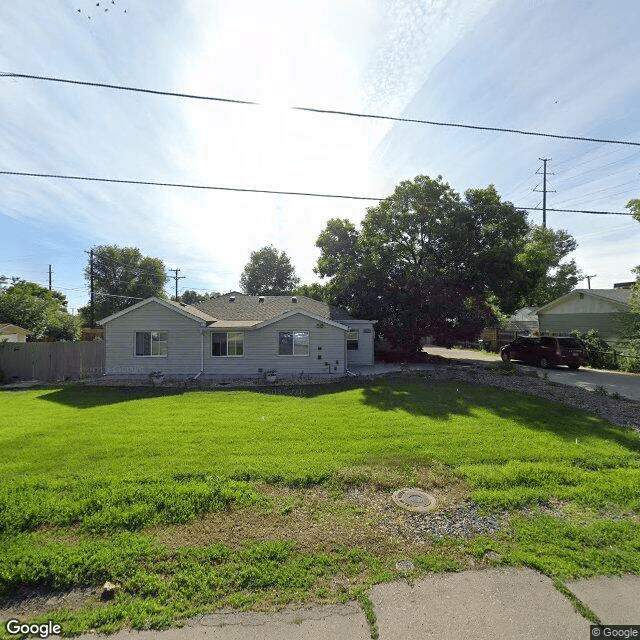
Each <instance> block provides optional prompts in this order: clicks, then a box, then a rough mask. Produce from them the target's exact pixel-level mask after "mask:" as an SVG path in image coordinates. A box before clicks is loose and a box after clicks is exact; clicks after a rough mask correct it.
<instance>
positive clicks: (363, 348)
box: [344, 320, 375, 366]
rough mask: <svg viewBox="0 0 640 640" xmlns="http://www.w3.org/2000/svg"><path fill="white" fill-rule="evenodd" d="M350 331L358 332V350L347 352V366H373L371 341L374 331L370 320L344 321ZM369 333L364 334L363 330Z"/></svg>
mask: <svg viewBox="0 0 640 640" xmlns="http://www.w3.org/2000/svg"><path fill="white" fill-rule="evenodd" d="M344 324H346V325H347V326H348V327H349V328H350V329H357V330H358V349H357V350H353V349H352V350H351V351H349V350H347V366H366V365H372V364H373V339H374V337H375V331H374V328H373V323H372V322H371V321H370V320H348V321H345V322H344ZM367 329H368V330H369V333H365V330H367Z"/></svg>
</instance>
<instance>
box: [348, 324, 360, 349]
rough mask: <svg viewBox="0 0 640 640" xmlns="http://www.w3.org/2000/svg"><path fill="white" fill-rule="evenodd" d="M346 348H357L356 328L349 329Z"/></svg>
mask: <svg viewBox="0 0 640 640" xmlns="http://www.w3.org/2000/svg"><path fill="white" fill-rule="evenodd" d="M347 350H348V351H357V350H358V329H349V331H348V333H347Z"/></svg>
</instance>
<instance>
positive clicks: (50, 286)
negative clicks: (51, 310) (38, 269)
mask: <svg viewBox="0 0 640 640" xmlns="http://www.w3.org/2000/svg"><path fill="white" fill-rule="evenodd" d="M49 291H51V265H49Z"/></svg>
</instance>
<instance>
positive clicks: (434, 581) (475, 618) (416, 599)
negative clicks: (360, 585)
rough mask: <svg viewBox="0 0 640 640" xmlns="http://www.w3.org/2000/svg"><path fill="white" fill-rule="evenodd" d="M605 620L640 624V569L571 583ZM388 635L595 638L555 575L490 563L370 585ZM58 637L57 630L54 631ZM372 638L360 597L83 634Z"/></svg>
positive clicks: (159, 638) (421, 639)
mask: <svg viewBox="0 0 640 640" xmlns="http://www.w3.org/2000/svg"><path fill="white" fill-rule="evenodd" d="M567 586H568V588H569V589H570V590H571V591H572V592H573V593H574V595H576V596H577V597H578V598H579V599H580V600H581V601H582V603H583V604H584V605H586V606H587V607H588V608H590V609H591V610H592V611H593V612H594V613H595V614H596V615H597V616H598V617H599V618H600V621H601V622H602V623H603V624H640V604H639V603H640V576H624V577H621V578H593V579H589V580H578V581H575V582H570V583H567ZM369 597H370V598H371V601H372V602H373V608H374V611H375V614H376V617H377V622H376V625H377V628H378V631H379V634H380V635H379V637H380V640H425V639H427V638H434V639H435V638H437V639H438V640H458V639H460V638H473V640H484V639H486V640H489V639H491V640H514V639H523V640H525V639H526V640H549V638H554V639H556V638H557V639H558V640H574V639H575V640H587V639H588V638H589V637H590V636H589V625H590V624H591V623H590V622H589V621H588V620H586V619H585V618H583V617H582V616H581V615H580V614H579V613H578V612H576V611H575V609H574V608H573V604H572V603H571V602H570V601H569V600H568V599H567V598H566V597H565V596H564V595H562V594H561V593H560V592H559V591H557V590H556V589H555V588H554V586H553V582H552V581H551V579H549V578H547V577H546V576H543V575H541V574H540V573H538V572H536V571H533V570H531V569H514V568H506V569H487V570H483V571H464V572H462V573H445V574H436V575H429V576H427V577H426V578H424V579H422V580H418V581H416V582H415V584H414V585H413V586H410V585H409V584H407V582H406V581H396V582H392V583H388V584H381V585H377V586H375V587H373V589H371V590H370V592H369ZM52 637H53V636H52ZM100 638H109V639H110V640H204V639H206V640H315V639H317V640H368V639H369V638H371V628H370V626H369V623H368V622H367V619H366V617H365V614H364V611H363V610H362V608H361V607H360V605H359V604H358V603H356V602H349V603H347V604H344V605H327V606H316V607H307V608H304V609H298V610H292V611H284V612H280V613H272V614H269V613H218V614H211V615H204V616H199V617H198V618H194V619H192V620H189V621H187V622H186V624H185V626H184V627H182V628H176V629H169V630H167V631H121V632H119V633H117V634H114V635H111V636H96V635H95V634H89V635H83V636H80V637H79V640H98V639H100Z"/></svg>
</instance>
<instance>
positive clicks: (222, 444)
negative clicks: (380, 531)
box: [0, 379, 640, 637]
mask: <svg viewBox="0 0 640 640" xmlns="http://www.w3.org/2000/svg"><path fill="white" fill-rule="evenodd" d="M0 447H2V450H3V451H7V452H10V455H7V456H5V457H4V458H3V460H2V462H0V593H2V592H4V593H5V594H7V593H12V592H14V591H15V589H16V588H17V587H18V586H25V585H26V586H32V587H35V586H41V585H43V584H46V585H48V586H49V587H51V588H54V589H68V588H72V587H75V586H81V585H87V586H98V585H99V584H101V583H102V582H104V580H107V579H108V580H111V581H114V582H117V583H119V584H121V585H122V588H121V590H120V591H119V593H118V595H117V597H116V600H115V601H114V602H111V603H109V604H104V603H100V602H95V603H93V604H91V603H90V604H89V605H87V606H86V607H84V608H83V609H81V610H78V611H74V612H58V613H55V616H57V618H56V620H57V621H58V622H61V623H62V622H64V624H65V630H66V632H67V633H72V632H80V631H84V630H87V629H89V628H96V629H99V630H102V631H112V630H115V629H117V628H120V627H122V626H124V625H132V626H134V627H136V628H146V627H153V628H162V627H166V626H167V625H169V624H173V623H175V621H176V620H180V619H183V618H185V617H188V616H191V615H195V614H196V613H200V612H204V611H211V610H213V609H217V608H220V607H224V606H232V607H235V608H240V609H243V608H245V609H246V608H248V607H267V608H269V607H277V606H282V605H284V604H286V603H287V602H290V601H296V602H308V601H320V602H322V601H332V602H333V601H337V600H338V601H339V600H340V599H346V598H349V597H358V594H359V593H364V590H366V589H367V588H368V587H369V586H371V585H372V584H375V583H376V582H380V581H385V580H390V579H392V578H393V576H394V575H395V576H398V573H397V572H394V571H393V566H394V563H395V561H396V560H398V559H401V557H395V555H394V554H393V553H392V552H391V551H388V552H387V555H384V554H383V555H379V556H375V555H373V554H368V553H365V552H363V551H361V550H360V549H357V548H355V549H354V548H348V547H345V548H336V549H333V550H331V551H327V552H315V551H313V552H309V551H307V552H302V551H300V550H299V549H296V543H295V542H291V541H289V542H284V541H275V542H274V541H264V540H254V541H249V542H248V543H247V546H246V547H245V548H242V549H238V548H232V547H227V546H224V545H222V544H217V545H216V544H214V545H209V546H205V547H201V546H196V547H189V548H180V549H178V550H177V551H176V550H173V551H168V550H167V549H166V548H163V547H162V546H160V545H159V544H158V543H157V542H154V541H153V538H151V537H149V536H148V533H140V532H141V531H142V530H144V529H145V528H147V527H153V526H156V525H170V524H173V525H181V524H185V523H189V522H192V521H194V519H196V518H197V517H198V516H200V515H202V514H205V513H212V512H217V511H228V512H229V514H230V515H229V517H231V518H232V517H233V514H234V513H241V512H242V511H243V510H249V511H251V512H257V513H264V514H265V517H267V516H268V514H269V513H271V511H273V510H276V511H277V513H278V515H281V516H288V515H289V514H291V517H294V515H295V510H296V508H298V507H299V505H300V504H301V503H300V501H299V500H300V499H299V498H298V497H295V496H296V494H295V493H293V494H292V495H293V496H294V497H286V498H282V497H280V498H278V499H273V498H268V497H267V496H265V495H263V494H261V493H259V492H257V491H256V490H254V489H253V485H254V484H255V483H256V482H271V483H278V484H281V485H287V486H289V487H292V488H295V487H313V486H315V485H316V484H317V483H320V484H322V486H323V487H324V488H325V489H328V490H329V492H330V494H329V495H330V496H333V498H334V500H335V507H332V506H331V505H330V504H329V506H326V507H323V508H328V509H334V511H335V514H334V515H335V517H343V516H344V517H345V518H346V517H351V515H349V514H350V513H351V512H352V511H354V509H353V507H352V506H351V507H349V508H346V503H345V502H344V489H345V487H348V486H351V485H359V484H361V485H367V484H368V485H370V486H374V487H377V488H378V489H379V490H384V491H386V492H389V493H390V492H391V490H393V489H394V488H400V487H402V486H423V487H424V488H426V489H433V488H435V489H438V488H442V489H443V490H446V489H447V487H448V486H451V485H452V484H453V483H456V482H457V483H458V484H462V485H463V488H464V491H462V492H459V495H460V496H462V497H461V498H460V499H463V498H464V497H466V496H469V495H470V497H471V499H473V500H474V501H475V502H477V503H479V504H480V505H482V506H483V508H484V509H485V510H487V511H489V512H493V513H496V512H497V513H502V515H501V518H502V519H503V527H502V528H501V530H500V531H498V532H497V533H496V534H494V535H492V536H474V537H472V538H470V539H442V540H436V539H434V540H432V541H431V542H430V543H429V544H428V545H425V551H424V553H422V554H418V555H415V554H413V555H412V560H413V562H414V565H415V566H416V570H415V572H414V573H413V574H411V576H405V577H409V578H411V577H417V576H418V575H419V574H422V575H423V574H424V572H439V571H459V570H462V569H464V568H467V567H468V566H470V565H471V564H475V565H480V566H492V565H495V564H500V565H505V566H522V565H525V566H529V567H532V568H534V569H537V570H539V571H541V572H543V573H545V574H546V575H549V576H551V577H553V578H554V579H556V580H560V581H563V580H565V579H569V578H576V577H590V576H593V575H619V574H622V573H625V572H631V573H636V574H640V523H639V522H638V518H637V513H638V511H640V436H639V434H638V433H637V432H634V431H632V430H626V429H622V428H616V427H613V426H612V425H611V424H610V423H608V422H606V421H604V420H602V419H600V418H597V417H595V416H592V415H590V414H587V413H584V412H580V411H576V410H573V409H569V408H567V407H564V406H562V405H559V404H554V403H550V402H546V401H543V400H540V399H536V398H532V397H530V396H524V395H520V394H517V393H510V392H505V391H501V390H498V389H492V388H486V387H476V386H473V385H465V384H463V383H456V382H444V383H442V382H432V381H429V380H420V379H418V380H416V379H398V380H383V381H376V382H374V383H370V384H368V385H365V386H363V387H356V388H348V387H346V388H340V387H338V388H337V389H334V388H331V387H329V388H326V387H318V388H299V389H293V390H287V389H281V388H280V389H278V388H276V389H274V390H272V392H270V393H265V392H255V391H225V392H196V393H194V392H188V393H187V392H185V393H183V392H170V393H166V392H162V391H158V390H147V389H144V390H119V389H105V388H95V389H91V388H83V387H68V388H63V389H44V390H37V391H20V392H12V393H8V392H0ZM549 501H556V503H557V505H556V507H557V510H558V513H556V514H555V515H549V514H547V513H543V512H541V511H540V510H539V508H538V505H540V504H542V505H544V504H546V503H548V502H549ZM554 504H555V503H554ZM558 505H559V506H558ZM345 508H346V511H345ZM523 508H526V509H527V511H526V512H522V511H520V510H521V509H523ZM356 511H357V510H356ZM340 514H343V516H341V515H340ZM363 517H364V516H363ZM367 519H369V518H368V516H367ZM352 546H353V545H352ZM489 552H493V554H497V556H494V555H493V554H490V553H489ZM400 556H404V557H406V554H405V553H400ZM496 558H497V559H496ZM335 576H349V577H350V582H349V583H348V585H349V586H348V588H345V589H344V590H343V591H342V592H340V591H338V592H336V591H335V589H332V588H331V584H332V582H331V580H332V579H333V578H334V577H335ZM339 583H340V581H339ZM559 584H560V583H559ZM358 590H359V591H358ZM363 607H364V604H363ZM43 619H46V617H44V618H43ZM369 622H370V624H371V628H372V632H373V631H375V621H373V622H372V621H371V620H369ZM0 637H1V636H0Z"/></svg>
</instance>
